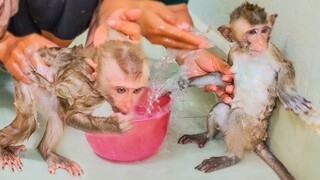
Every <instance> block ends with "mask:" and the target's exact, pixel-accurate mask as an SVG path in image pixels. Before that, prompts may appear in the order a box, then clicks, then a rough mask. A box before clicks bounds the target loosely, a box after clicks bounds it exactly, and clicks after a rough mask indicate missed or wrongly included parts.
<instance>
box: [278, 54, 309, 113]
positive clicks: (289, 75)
mask: <svg viewBox="0 0 320 180" xmlns="http://www.w3.org/2000/svg"><path fill="white" fill-rule="evenodd" d="M276 93H277V96H278V97H279V99H280V101H281V103H282V104H283V105H284V107H285V108H286V109H290V110H292V111H293V112H294V113H296V114H302V113H303V114H307V113H309V111H310V110H311V109H312V107H311V102H310V101H309V100H307V99H305V98H304V97H302V96H300V95H299V94H298V93H297V91H296V89H295V72H294V67H293V64H292V63H291V62H290V61H288V60H285V59H284V60H283V62H281V63H280V69H279V71H278V72H277V81H276Z"/></svg>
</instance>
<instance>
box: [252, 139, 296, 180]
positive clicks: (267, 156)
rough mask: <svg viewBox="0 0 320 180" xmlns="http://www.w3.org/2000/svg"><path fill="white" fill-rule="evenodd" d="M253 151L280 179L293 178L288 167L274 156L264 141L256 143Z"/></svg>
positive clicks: (290, 179)
mask: <svg viewBox="0 0 320 180" xmlns="http://www.w3.org/2000/svg"><path fill="white" fill-rule="evenodd" d="M255 153H256V154H257V155H258V156H260V158H261V159H262V160H264V161H265V162H266V163H267V164H268V165H269V166H270V167H271V168H272V169H273V170H274V171H275V173H276V174H277V175H278V176H279V177H280V179H281V180H294V179H295V178H294V177H293V176H292V174H291V173H290V172H289V171H288V169H287V168H286V167H285V166H284V165H283V164H282V163H281V162H280V161H279V160H278V159H277V157H275V156H274V155H273V154H272V153H271V151H270V150H269V148H268V147H267V146H266V144H265V143H264V142H261V143H260V144H258V146H257V147H256V149H255Z"/></svg>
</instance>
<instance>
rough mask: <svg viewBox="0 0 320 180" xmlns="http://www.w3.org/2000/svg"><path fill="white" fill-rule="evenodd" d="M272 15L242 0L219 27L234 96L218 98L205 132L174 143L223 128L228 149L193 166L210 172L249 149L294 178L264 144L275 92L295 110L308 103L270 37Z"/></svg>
mask: <svg viewBox="0 0 320 180" xmlns="http://www.w3.org/2000/svg"><path fill="white" fill-rule="evenodd" d="M276 18H277V15H276V14H272V15H267V13H266V12H265V10H264V8H261V7H259V6H258V5H255V4H250V3H248V2H245V3H243V4H242V5H240V6H239V7H237V8H236V9H235V10H234V11H233V12H232V13H231V15H230V22H229V24H226V25H222V26H220V27H219V28H218V30H219V31H220V33H221V34H222V35H223V37H224V38H225V39H227V40H228V41H230V42H233V43H234V44H233V46H232V47H231V49H230V52H229V55H228V63H229V64H230V65H232V66H231V71H232V72H233V73H234V86H235V90H234V98H233V100H232V102H231V103H230V104H224V103H221V102H220V103H218V104H216V105H215V106H214V107H213V108H212V110H211V111H210V113H209V115H208V117H207V132H204V133H200V134H195V135H183V136H182V137H181V138H180V139H179V141H178V143H180V144H186V143H196V144H198V146H199V147H204V145H205V144H206V143H207V142H208V140H209V139H210V138H213V137H215V136H216V134H217V133H218V132H219V131H221V132H222V134H223V138H224V141H225V143H226V147H227V153H226V155H225V156H221V157H211V158H209V159H206V160H204V161H203V162H202V163H201V164H200V165H198V166H197V167H196V169H198V170H200V171H205V172H212V171H216V170H219V169H222V168H226V167H229V166H232V165H235V164H237V163H238V162H239V161H240V160H241V159H242V158H243V157H244V155H245V152H248V151H249V152H250V151H252V152H255V153H256V154H258V155H259V156H260V157H261V158H262V159H263V160H264V161H265V162H266V163H267V164H268V165H269V166H270V167H271V168H272V169H273V170H274V171H275V172H276V173H277V175H278V176H279V177H280V178H281V179H294V177H293V176H292V175H291V174H290V173H289V171H288V170H287V169H286V167H285V166H284V165H283V164H282V163H281V162H280V161H279V160H278V159H277V158H276V157H275V156H274V155H273V154H272V153H271V151H270V150H269V149H268V147H267V145H266V142H265V141H266V140H267V137H268V135H267V128H268V124H269V120H270V116H271V114H272V111H273V109H274V107H275V103H276V100H277V98H279V99H280V101H281V103H282V104H283V105H284V106H285V107H286V108H288V109H290V110H292V111H293V112H294V113H296V114H297V115H301V114H308V113H309V112H310V111H311V109H312V107H311V102H310V101H308V100H306V99H305V98H303V97H301V96H300V95H298V93H297V92H296V90H295V80H294V78H295V72H294V67H293V65H292V63H291V62H290V61H289V60H287V59H286V58H285V57H284V55H283V54H282V53H281V52H280V51H279V50H278V49H277V47H276V46H275V45H274V44H272V43H271V42H270V41H269V39H270V33H271V30H272V27H273V24H274V23H275V20H276ZM215 77H217V76H215ZM207 79H208V78H207V77H206V76H201V77H194V78H192V79H190V84H192V85H193V86H195V85H196V84H201V82H202V81H207ZM221 86H223V84H221Z"/></svg>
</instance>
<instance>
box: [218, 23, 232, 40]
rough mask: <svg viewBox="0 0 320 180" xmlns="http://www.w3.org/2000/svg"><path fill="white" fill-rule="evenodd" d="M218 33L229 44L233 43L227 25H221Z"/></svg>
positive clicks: (229, 28)
mask: <svg viewBox="0 0 320 180" xmlns="http://www.w3.org/2000/svg"><path fill="white" fill-rule="evenodd" d="M218 31H219V32H220V33H221V35H222V36H223V37H224V38H225V39H226V40H228V41H229V42H233V38H232V31H231V27H230V25H228V24H225V25H222V26H220V27H219V28H218Z"/></svg>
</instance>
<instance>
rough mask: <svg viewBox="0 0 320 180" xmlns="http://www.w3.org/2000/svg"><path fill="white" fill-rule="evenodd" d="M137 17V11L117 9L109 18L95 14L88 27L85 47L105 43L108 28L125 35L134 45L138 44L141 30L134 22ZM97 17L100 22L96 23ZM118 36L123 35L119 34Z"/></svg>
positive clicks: (108, 32)
mask: <svg viewBox="0 0 320 180" xmlns="http://www.w3.org/2000/svg"><path fill="white" fill-rule="evenodd" d="M139 15H140V10H139V9H118V10H115V11H114V12H113V13H112V14H110V16H109V17H106V16H104V15H103V14H102V15H99V14H95V16H94V19H93V23H92V24H91V25H90V27H89V33H88V36H87V41H86V46H89V45H91V44H93V45H94V46H98V45H99V44H102V43H103V42H105V41H106V40H107V39H108V35H109V34H110V28H109V27H111V28H112V29H114V30H116V31H118V32H120V33H122V34H124V35H127V36H128V38H129V40H130V41H132V42H134V43H138V42H140V39H141V29H140V26H139V25H138V24H137V23H135V22H134V21H135V20H137V19H138V17H139ZM97 16H100V17H99V18H98V19H100V20H99V21H100V22H98V21H97ZM103 19H104V20H103ZM120 33H119V34H120ZM120 36H123V35H121V34H120ZM118 38H119V37H118ZM120 38H122V37H120Z"/></svg>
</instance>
